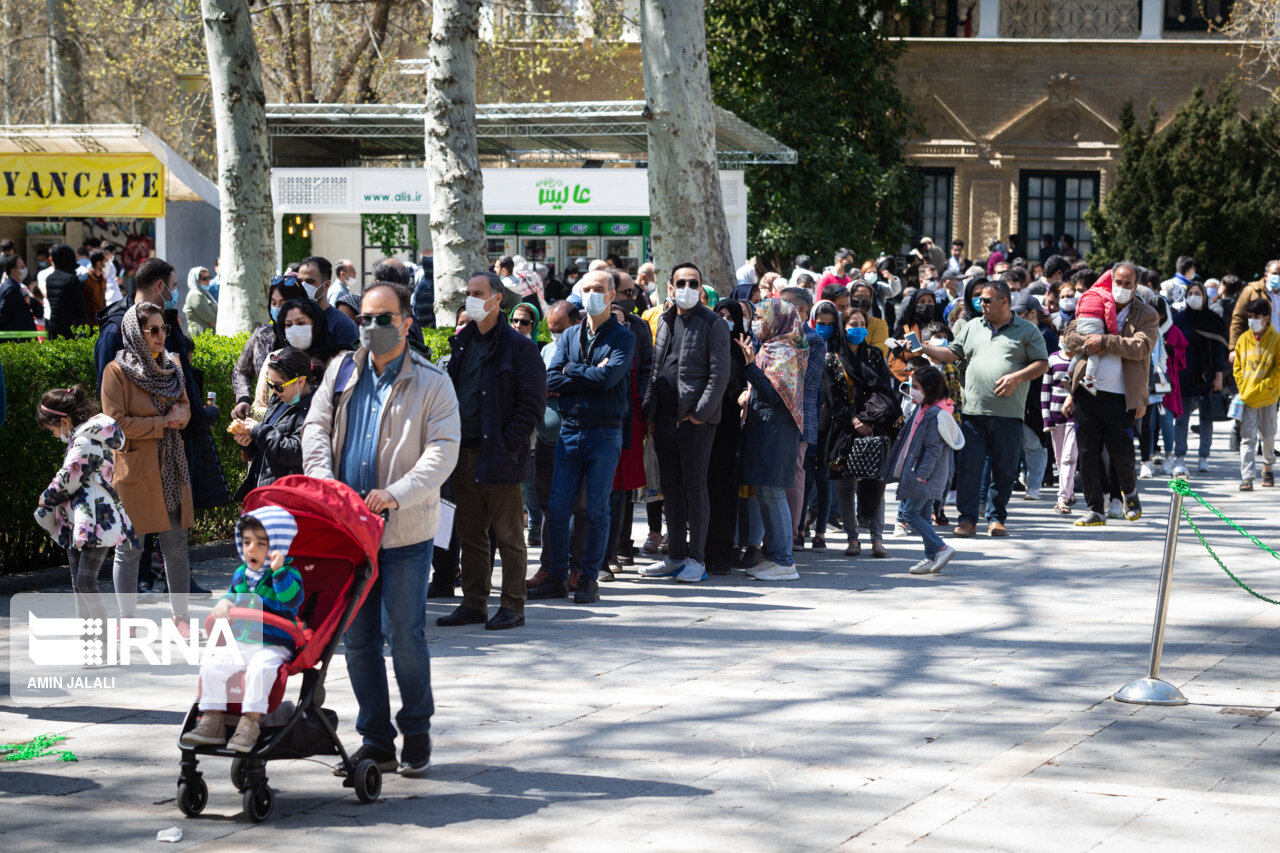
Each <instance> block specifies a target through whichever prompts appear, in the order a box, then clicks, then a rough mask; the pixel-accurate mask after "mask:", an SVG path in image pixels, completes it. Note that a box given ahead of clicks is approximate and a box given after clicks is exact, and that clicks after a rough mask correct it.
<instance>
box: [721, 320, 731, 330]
mask: <svg viewBox="0 0 1280 853" xmlns="http://www.w3.org/2000/svg"><path fill="white" fill-rule="evenodd" d="M720 319H721V320H724V324H725V325H726V326H728V327H729V331H731V332H732V331H733V320H731V319H730V318H728V317H721V318H720Z"/></svg>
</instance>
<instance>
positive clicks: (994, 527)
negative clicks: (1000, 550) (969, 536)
mask: <svg viewBox="0 0 1280 853" xmlns="http://www.w3.org/2000/svg"><path fill="white" fill-rule="evenodd" d="M987 535H988V536H1008V535H1009V531H1007V530H1005V529H1004V525H1003V524H1001V523H1000V522H998V521H988V522H987Z"/></svg>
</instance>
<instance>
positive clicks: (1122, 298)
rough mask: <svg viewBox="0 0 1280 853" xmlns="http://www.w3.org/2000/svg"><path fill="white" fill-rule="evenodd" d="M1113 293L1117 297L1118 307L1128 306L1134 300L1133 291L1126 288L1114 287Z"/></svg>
mask: <svg viewBox="0 0 1280 853" xmlns="http://www.w3.org/2000/svg"><path fill="white" fill-rule="evenodd" d="M1111 293H1112V295H1113V296H1115V298H1116V304H1117V305H1128V304H1129V300H1130V299H1132V298H1133V291H1132V290H1129V289H1128V288H1126V287H1113V288H1112V289H1111Z"/></svg>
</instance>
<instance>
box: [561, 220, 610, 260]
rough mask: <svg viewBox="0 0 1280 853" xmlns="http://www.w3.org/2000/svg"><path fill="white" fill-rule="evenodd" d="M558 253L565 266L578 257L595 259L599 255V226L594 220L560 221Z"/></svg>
mask: <svg viewBox="0 0 1280 853" xmlns="http://www.w3.org/2000/svg"><path fill="white" fill-rule="evenodd" d="M559 231H560V254H561V257H562V258H563V259H564V263H565V265H566V266H568V265H569V264H572V263H574V262H576V261H577V260H578V259H579V258H585V259H587V260H595V259H596V258H599V257H601V255H600V238H599V236H597V235H598V232H599V226H598V225H597V224H596V223H594V222H561V223H560V228H559Z"/></svg>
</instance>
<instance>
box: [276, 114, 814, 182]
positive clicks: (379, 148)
mask: <svg viewBox="0 0 1280 853" xmlns="http://www.w3.org/2000/svg"><path fill="white" fill-rule="evenodd" d="M425 112H426V111H425V107H424V106H423V105H421V104H268V105H267V130H268V134H269V135H270V138H271V148H272V163H273V165H275V166H325V165H328V166H350V165H359V164H367V163H369V162H371V161H373V162H376V161H380V160H381V161H385V160H387V159H395V160H421V159H422V158H423V156H424V145H425V142H424V134H425V131H424V122H425ZM715 116H716V157H717V160H718V161H719V165H720V166H721V168H741V167H743V166H758V165H790V164H794V163H795V162H796V152H795V150H794V149H791V148H788V147H787V146H785V145H783V144H782V143H781V142H778V140H776V139H774V138H773V137H772V136H770V135H769V134H767V133H765V132H763V131H761V130H759V129H757V128H755V127H753V126H751V125H750V124H748V123H747V122H745V121H743V120H742V119H740V118H738V117H737V116H736V115H734V114H733V113H731V112H729V111H728V110H726V109H723V108H721V107H716V108H715ZM476 138H477V143H478V146H479V153H480V156H481V157H482V158H486V159H490V160H493V159H497V160H500V161H502V162H504V163H506V164H507V165H511V166H518V165H521V164H522V163H530V164H532V163H545V162H572V161H575V160H577V161H583V160H599V161H603V162H604V163H611V164H617V165H619V166H634V165H636V164H638V163H643V162H646V161H647V160H648V157H649V152H648V145H649V141H648V112H647V108H646V105H645V102H644V101H568V102H559V103H531V104H479V105H478V106H477V108H476Z"/></svg>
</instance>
